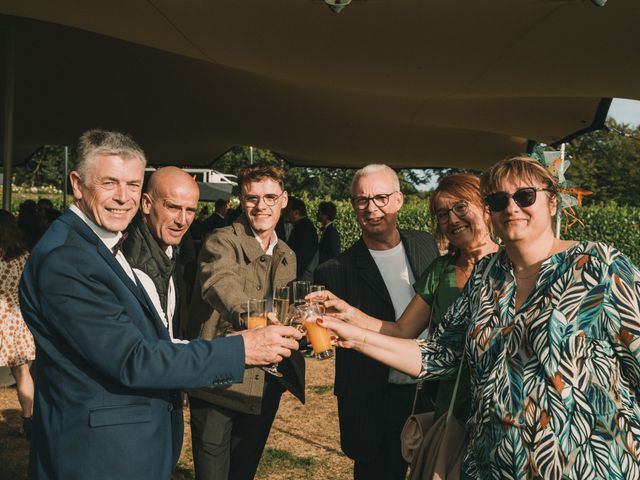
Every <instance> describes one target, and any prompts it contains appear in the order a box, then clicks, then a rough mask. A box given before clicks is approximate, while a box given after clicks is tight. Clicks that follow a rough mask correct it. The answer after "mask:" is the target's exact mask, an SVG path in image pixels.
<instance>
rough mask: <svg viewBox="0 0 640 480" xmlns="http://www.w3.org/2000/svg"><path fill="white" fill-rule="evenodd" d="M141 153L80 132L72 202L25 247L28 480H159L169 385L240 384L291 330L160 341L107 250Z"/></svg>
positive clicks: (149, 311)
mask: <svg viewBox="0 0 640 480" xmlns="http://www.w3.org/2000/svg"><path fill="white" fill-rule="evenodd" d="M145 164H146V160H145V157H144V153H143V151H142V149H141V148H140V147H139V146H138V145H137V144H136V143H135V142H134V141H133V139H131V138H130V137H128V136H126V135H123V134H120V133H117V132H107V131H103V130H91V131H89V132H86V133H85V134H83V135H82V137H80V141H79V145H78V167H77V170H76V171H74V172H72V173H71V175H70V179H71V184H72V186H73V195H74V204H73V206H72V207H71V208H70V210H69V211H67V212H66V213H65V214H63V215H62V216H61V217H60V218H59V220H57V221H56V222H54V223H53V224H52V225H51V227H50V228H49V230H48V231H47V233H46V234H45V235H44V236H43V238H42V239H41V240H40V242H39V243H38V245H37V246H36V248H35V249H34V250H33V252H32V254H31V257H30V259H29V261H28V263H27V265H26V267H25V271H24V275H23V278H22V282H21V285H20V304H21V308H22V313H23V316H24V318H25V321H26V322H27V324H28V325H29V328H30V329H31V331H32V332H33V335H34V337H35V340H36V346H37V353H36V355H37V362H36V372H35V383H36V400H35V411H34V425H33V435H32V443H31V455H30V460H29V477H30V478H36V479H65V480H73V479H92V480H96V479H98V480H99V479H105V480H106V479H136V480H139V479H149V480H152V479H153V480H156V479H169V478H170V477H171V471H172V468H173V466H174V465H175V462H176V461H177V458H178V456H179V453H180V448H181V445H182V411H181V409H180V396H179V391H178V389H181V388H198V387H206V386H208V387H213V386H225V385H230V384H231V383H239V382H242V379H243V371H244V368H245V365H264V364H268V363H272V362H279V361H281V360H282V359H283V357H288V356H289V355H290V354H291V349H295V348H297V343H296V341H295V339H299V338H300V334H299V333H298V332H297V330H295V329H294V328H291V327H284V326H270V327H266V328H262V329H257V330H248V331H244V332H242V334H241V335H236V336H229V337H225V338H221V339H216V340H213V341H205V340H194V341H192V342H190V343H188V344H175V343H172V342H171V340H170V338H169V334H168V332H167V329H166V328H165V327H164V325H163V323H162V321H161V320H160V318H159V317H158V315H157V312H156V311H155V309H154V307H153V305H152V304H151V301H150V300H149V298H148V297H147V295H146V293H145V292H144V290H143V289H142V288H141V287H140V285H139V283H138V282H137V279H136V277H135V275H134V273H133V271H132V269H131V267H130V266H129V264H128V263H127V260H126V259H125V257H124V255H123V254H122V252H121V251H120V250H119V246H120V244H121V240H122V232H123V231H124V230H125V229H126V227H127V225H128V224H129V222H130V221H131V219H132V218H133V216H134V215H135V213H136V211H137V210H138V205H139V202H140V192H141V187H142V179H143V173H144V167H145Z"/></svg>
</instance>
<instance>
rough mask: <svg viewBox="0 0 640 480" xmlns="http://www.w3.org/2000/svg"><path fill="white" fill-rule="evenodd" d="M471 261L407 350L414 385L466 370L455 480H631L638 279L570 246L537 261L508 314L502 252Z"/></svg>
mask: <svg viewBox="0 0 640 480" xmlns="http://www.w3.org/2000/svg"><path fill="white" fill-rule="evenodd" d="M495 255H498V259H497V261H495V262H493V264H492V266H491V267H490V268H491V271H490V272H488V275H486V276H485V277H484V278H485V280H484V281H483V273H484V270H485V269H486V268H487V266H488V265H489V262H490V259H491V257H492V255H489V256H487V257H485V258H483V259H482V260H481V261H480V262H479V263H478V265H477V266H476V269H475V270H474V272H473V274H472V276H471V278H470V280H469V282H468V283H467V285H466V286H465V289H464V291H463V293H462V295H461V296H460V298H458V300H457V301H456V302H455V303H454V304H453V305H452V306H451V308H450V309H449V311H448V312H447V314H446V315H445V317H444V318H443V320H442V323H441V324H440V326H439V328H438V330H437V331H436V332H434V334H433V336H432V337H431V338H429V339H428V340H419V341H418V343H419V345H420V349H421V352H422V359H423V361H422V371H421V374H420V376H421V377H423V378H431V379H436V378H439V377H442V376H450V375H452V374H454V373H455V371H456V370H457V366H458V365H459V362H460V361H461V358H462V354H463V351H465V352H467V354H466V355H465V361H468V362H469V368H470V372H471V384H472V402H473V411H472V416H471V418H470V420H469V422H468V430H469V434H470V442H469V447H468V450H467V452H466V455H465V461H464V464H463V470H464V471H465V473H466V474H467V475H469V476H470V477H472V478H479V479H538V478H540V479H552V480H553V479H580V480H588V479H601V478H609V479H617V478H620V479H629V478H640V406H639V405H638V395H639V393H640V271H639V270H638V268H637V267H636V266H634V265H633V264H632V263H631V261H630V260H629V259H628V258H627V257H625V256H624V255H623V254H622V253H620V252H619V251H618V250H616V249H615V248H613V247H611V246H609V245H606V244H604V243H594V242H586V241H583V242H579V243H577V244H575V245H574V246H572V247H570V248H569V249H567V250H565V251H564V252H560V253H558V254H556V255H553V256H552V257H550V258H549V259H547V260H545V261H544V262H543V264H542V266H541V268H540V274H539V277H538V280H537V283H536V285H535V287H534V289H533V291H532V292H531V294H530V295H529V297H528V298H527V299H526V300H525V302H524V303H523V304H522V305H521V307H520V309H519V310H518V311H516V310H515V293H516V284H515V279H514V277H513V268H512V265H511V262H510V260H509V259H508V257H507V255H506V253H505V252H504V251H501V252H498V253H496V254H495Z"/></svg>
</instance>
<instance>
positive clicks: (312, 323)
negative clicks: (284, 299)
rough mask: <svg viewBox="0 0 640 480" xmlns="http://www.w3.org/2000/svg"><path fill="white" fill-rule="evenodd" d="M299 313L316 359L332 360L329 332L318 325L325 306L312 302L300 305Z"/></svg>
mask: <svg viewBox="0 0 640 480" xmlns="http://www.w3.org/2000/svg"><path fill="white" fill-rule="evenodd" d="M298 311H299V314H300V317H301V320H302V324H303V325H304V328H305V329H306V330H307V336H308V337H309V341H310V342H311V346H312V347H313V353H314V354H315V356H316V358H317V359H319V360H325V359H327V358H331V357H332V356H333V350H332V348H331V338H330V337H329V330H327V329H326V328H325V327H321V326H320V325H318V323H317V319H318V318H322V316H323V315H324V305H323V304H322V303H320V302H310V303H307V304H305V305H300V306H299V307H298Z"/></svg>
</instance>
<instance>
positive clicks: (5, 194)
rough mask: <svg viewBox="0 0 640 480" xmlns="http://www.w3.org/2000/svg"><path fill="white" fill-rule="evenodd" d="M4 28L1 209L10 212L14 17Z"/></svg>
mask: <svg viewBox="0 0 640 480" xmlns="http://www.w3.org/2000/svg"><path fill="white" fill-rule="evenodd" d="M6 27H7V28H6V31H5V35H6V52H5V55H6V64H5V82H4V152H3V160H4V162H3V181H2V208H4V209H5V210H9V211H11V177H12V176H13V108H14V107H13V106H14V100H15V80H16V19H15V17H8V19H7V25H6Z"/></svg>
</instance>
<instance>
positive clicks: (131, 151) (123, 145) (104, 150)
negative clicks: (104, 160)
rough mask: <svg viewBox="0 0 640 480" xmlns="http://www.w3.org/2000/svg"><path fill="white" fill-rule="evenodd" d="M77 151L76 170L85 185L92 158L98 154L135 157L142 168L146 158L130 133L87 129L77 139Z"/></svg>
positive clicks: (145, 163) (126, 158)
mask: <svg viewBox="0 0 640 480" xmlns="http://www.w3.org/2000/svg"><path fill="white" fill-rule="evenodd" d="M77 153H78V164H77V166H76V171H77V172H78V175H79V176H80V181H81V182H82V184H83V185H85V186H86V185H87V181H88V175H89V171H90V170H91V167H92V163H93V160H94V159H95V157H96V156H98V155H117V156H119V157H122V158H123V159H125V160H131V159H134V158H137V159H138V160H140V162H141V163H142V168H144V167H146V166H147V159H146V158H145V156H144V151H143V150H142V148H141V147H140V145H138V144H137V143H136V142H135V140H134V139H133V138H132V137H131V136H130V135H127V134H124V133H120V132H110V131H107V130H101V129H93V130H88V131H86V132H84V133H83V134H82V135H81V136H80V138H79V139H78V148H77Z"/></svg>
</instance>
